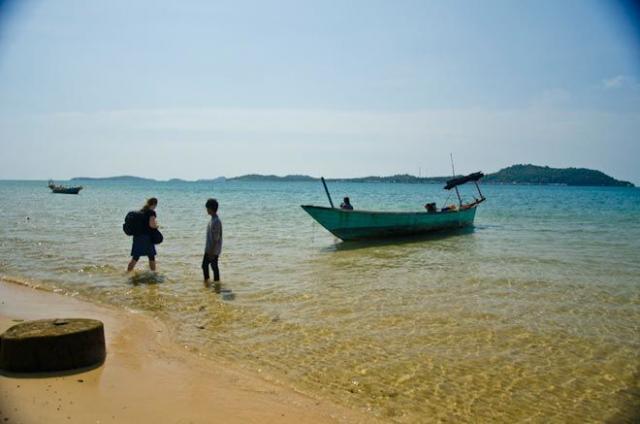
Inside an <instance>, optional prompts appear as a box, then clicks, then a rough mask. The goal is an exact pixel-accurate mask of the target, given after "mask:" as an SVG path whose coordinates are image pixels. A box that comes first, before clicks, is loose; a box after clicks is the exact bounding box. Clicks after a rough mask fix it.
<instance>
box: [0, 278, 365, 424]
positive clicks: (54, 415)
mask: <svg viewBox="0 0 640 424" xmlns="http://www.w3.org/2000/svg"><path fill="white" fill-rule="evenodd" d="M62 317H85V318H94V319H99V320H101V321H102V322H104V325H105V337H106V343H107V359H106V361H105V363H104V364H102V365H101V366H99V367H97V368H93V369H89V370H82V371H80V372H77V373H72V374H69V373H53V374H48V375H38V376H23V375H21V376H14V375H7V374H2V373H0V420H4V421H3V422H9V423H26V424H30V423H38V422H47V423H53V424H55V423H62V422H64V423H69V422H79V423H87V422H101V423H104V422H119V423H122V422H124V423H127V422H131V423H140V422H179V423H207V422H225V423H234V422H238V423H246V422H256V423H258V422H259V423H264V422H278V423H298V422H308V423H316V422H318V423H336V422H338V423H340V422H349V423H352V422H375V421H376V418H375V417H374V416H370V415H368V414H366V413H364V412H360V411H357V410H353V409H349V408H346V407H344V406H341V405H337V404H334V403H332V402H331V401H328V400H324V399H314V398H311V397H309V396H307V395H304V394H302V393H299V392H297V391H295V390H293V389H291V388H288V387H284V386H281V385H278V384H277V383H275V382H272V381H266V380H265V379H263V378H261V377H260V376H257V375H252V374H250V373H248V372H247V371H246V370H242V369H240V367H237V366H234V365H233V364H228V363H226V362H225V363H218V362H216V361H213V360H211V359H208V358H205V357H202V356H199V355H197V354H195V353H193V352H190V351H188V350H185V349H184V347H181V346H179V345H178V344H177V343H176V342H174V341H172V340H171V337H170V332H169V329H168V327H167V326H166V324H164V323H162V322H161V321H160V320H158V319H154V318H152V317H149V316H146V315H145V314H144V313H137V312H131V311H126V310H124V309H118V308H116V307H111V306H107V305H101V304H94V303H91V302H89V301H85V300H79V299H76V298H73V297H69V296H65V295H61V294H57V293H53V292H48V291H45V290H42V289H37V288H32V287H28V286H23V285H20V284H17V283H12V282H11V281H6V280H3V279H0V333H1V332H4V331H5V330H6V329H8V328H9V327H11V326H12V325H14V324H16V323H17V322H19V320H33V319H42V318H62Z"/></svg>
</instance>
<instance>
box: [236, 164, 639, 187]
mask: <svg viewBox="0 0 640 424" xmlns="http://www.w3.org/2000/svg"><path fill="white" fill-rule="evenodd" d="M458 176H460V175H458ZM451 178H452V177H451V176H442V177H416V176H415V175H409V174H398V175H391V176H387V177H379V176H369V177H358V178H327V179H326V180H327V181H339V182H355V183H409V184H420V183H426V184H444V183H446V181H447V180H450V179H451ZM316 180H319V178H314V177H310V176H308V175H286V176H284V177H279V176H276V175H259V174H249V175H242V176H240V177H235V178H229V179H228V180H227V181H288V182H292V181H316ZM482 181H483V182H484V183H489V184H529V185H567V186H601V187H605V186H606V187H635V186H634V185H633V184H632V183H630V182H629V181H620V180H616V179H615V178H613V177H610V176H609V175H607V174H605V173H603V172H601V171H596V170H593V169H587V168H551V167H548V166H537V165H530V164H528V165H512V166H510V167H508V168H504V169H501V170H500V171H498V172H495V173H492V174H486V175H485V177H484V178H483V180H482Z"/></svg>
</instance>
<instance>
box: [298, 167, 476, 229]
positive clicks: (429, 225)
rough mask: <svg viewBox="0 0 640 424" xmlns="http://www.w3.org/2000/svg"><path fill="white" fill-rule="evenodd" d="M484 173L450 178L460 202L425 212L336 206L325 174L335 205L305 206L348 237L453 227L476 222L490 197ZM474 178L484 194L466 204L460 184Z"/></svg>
mask: <svg viewBox="0 0 640 424" xmlns="http://www.w3.org/2000/svg"><path fill="white" fill-rule="evenodd" d="M482 177H483V174H482V173H481V172H476V173H473V174H470V175H467V176H465V177H459V178H454V179H452V180H449V181H447V185H446V186H445V189H447V190H451V189H453V188H455V190H456V194H457V195H458V201H459V204H458V206H455V207H453V208H443V209H442V210H436V209H435V207H434V206H433V204H429V205H426V206H427V207H428V209H429V211H425V212H376V211H359V210H344V209H339V208H335V207H334V206H333V201H332V200H331V195H330V194H329V190H328V189H327V186H326V183H325V181H324V178H322V183H323V185H324V188H325V191H326V193H327V196H328V197H329V203H330V204H331V207H323V206H312V205H302V206H301V207H302V209H304V210H305V211H306V212H307V213H308V214H309V215H311V217H312V218H313V219H315V220H316V221H317V222H318V223H319V224H320V225H322V226H323V227H324V228H326V229H327V230H328V231H329V232H331V234H333V235H334V236H336V237H338V238H339V239H341V240H344V241H350V240H364V239H380V238H387V237H400V236H409V235H417V234H425V233H430V232H434V231H443V230H452V229H457V228H462V227H466V226H470V225H473V220H474V218H475V216H476V208H477V206H478V205H479V204H480V203H482V202H483V201H484V200H486V199H485V197H484V196H483V195H482V192H481V191H480V187H479V186H478V184H477V181H478V180H480V178H482ZM470 181H472V182H473V183H474V184H475V185H476V188H477V189H478V193H479V194H480V198H479V199H477V198H476V199H474V201H473V202H470V203H466V204H465V203H463V202H462V199H461V197H460V193H459V192H458V188H457V187H458V186H459V185H461V184H464V183H466V182H470Z"/></svg>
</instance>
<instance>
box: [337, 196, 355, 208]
mask: <svg viewBox="0 0 640 424" xmlns="http://www.w3.org/2000/svg"><path fill="white" fill-rule="evenodd" d="M340 209H344V210H346V211H352V210H353V206H352V205H351V200H349V198H348V197H345V198H344V199H342V203H341V204H340Z"/></svg>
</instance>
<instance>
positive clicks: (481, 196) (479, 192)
mask: <svg viewBox="0 0 640 424" xmlns="http://www.w3.org/2000/svg"><path fill="white" fill-rule="evenodd" d="M473 183H474V184H475V185H476V189H478V194H479V195H480V198H481V199H484V195H483V194H482V192H481V191H480V186H479V185H478V182H477V181H474V182H473Z"/></svg>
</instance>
